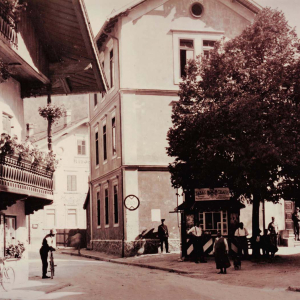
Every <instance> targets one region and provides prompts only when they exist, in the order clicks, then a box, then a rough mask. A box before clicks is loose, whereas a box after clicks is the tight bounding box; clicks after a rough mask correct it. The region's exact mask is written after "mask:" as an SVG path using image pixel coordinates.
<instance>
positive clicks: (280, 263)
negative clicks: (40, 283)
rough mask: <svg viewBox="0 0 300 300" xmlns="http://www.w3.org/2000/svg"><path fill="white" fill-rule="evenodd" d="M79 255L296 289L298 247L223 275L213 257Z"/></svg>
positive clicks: (72, 252)
mask: <svg viewBox="0 0 300 300" xmlns="http://www.w3.org/2000/svg"><path fill="white" fill-rule="evenodd" d="M59 252H60V253H63V254H69V255H78V254H77V250H73V249H60V250H59ZM81 256H82V257H86V258H90V259H96V260H101V261H106V262H111V263H118V264H125V265H132V266H138V267H143V268H149V269H157V270H163V271H168V272H175V273H178V274H181V275H183V276H189V277H193V278H201V279H205V280H209V281H219V282H222V283H224V284H230V285H236V286H239V285H242V286H247V287H256V288H265V289H280V290H285V289H288V288H289V287H291V288H292V289H294V290H297V289H299V290H300V282H299V278H300V247H295V248H285V247H281V248H279V251H278V252H277V255H276V256H275V258H274V259H273V261H271V260H270V259H266V260H261V261H257V262H255V261H242V268H241V270H234V268H233V265H232V266H231V267H230V268H229V269H228V274H227V275H222V274H217V272H218V270H216V266H215V262H214V258H213V257H209V258H208V262H207V263H201V264H195V263H194V262H189V261H183V262H182V261H181V260H180V254H179V253H170V254H165V253H163V254H149V255H141V256H135V257H127V258H119V257H116V256H112V255H108V254H106V253H102V252H97V251H92V250H86V249H81Z"/></svg>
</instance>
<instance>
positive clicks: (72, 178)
mask: <svg viewBox="0 0 300 300" xmlns="http://www.w3.org/2000/svg"><path fill="white" fill-rule="evenodd" d="M69 179H70V181H69ZM69 182H70V185H69ZM67 192H78V189H77V174H67Z"/></svg>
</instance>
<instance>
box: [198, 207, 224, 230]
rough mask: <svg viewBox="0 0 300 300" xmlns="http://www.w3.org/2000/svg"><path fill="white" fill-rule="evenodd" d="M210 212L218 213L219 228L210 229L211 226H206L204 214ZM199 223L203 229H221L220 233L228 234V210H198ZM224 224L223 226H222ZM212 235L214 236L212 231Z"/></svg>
mask: <svg viewBox="0 0 300 300" xmlns="http://www.w3.org/2000/svg"><path fill="white" fill-rule="evenodd" d="M211 213H219V214H220V222H218V223H220V228H218V225H217V228H216V229H211V228H206V223H205V215H206V214H211ZM198 217H199V224H200V226H202V228H203V230H204V231H206V230H207V231H212V230H214V231H218V230H221V234H222V235H228V212H227V210H220V211H205V212H199V215H198ZM224 225H225V226H224ZM212 235H213V236H216V235H217V234H216V233H212Z"/></svg>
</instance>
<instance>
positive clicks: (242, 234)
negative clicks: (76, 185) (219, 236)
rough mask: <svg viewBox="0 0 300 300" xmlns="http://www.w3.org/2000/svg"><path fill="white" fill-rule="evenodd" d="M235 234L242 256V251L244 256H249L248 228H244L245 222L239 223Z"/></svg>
mask: <svg viewBox="0 0 300 300" xmlns="http://www.w3.org/2000/svg"><path fill="white" fill-rule="evenodd" d="M234 236H235V237H236V240H237V244H238V248H239V256H240V257H242V252H243V255H244V258H247V257H248V242H247V236H248V230H247V229H246V228H244V223H243V222H240V223H239V228H238V229H237V230H236V231H235V233H234Z"/></svg>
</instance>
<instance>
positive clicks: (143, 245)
mask: <svg viewBox="0 0 300 300" xmlns="http://www.w3.org/2000/svg"><path fill="white" fill-rule="evenodd" d="M154 230H155V229H154V228H152V229H150V230H147V229H145V230H143V231H142V232H141V233H140V234H139V235H138V236H137V237H136V238H135V241H136V242H135V243H134V248H135V249H134V252H135V253H136V254H137V255H141V254H154V253H158V252H159V248H160V240H159V238H158V232H157V231H155V232H154Z"/></svg>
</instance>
